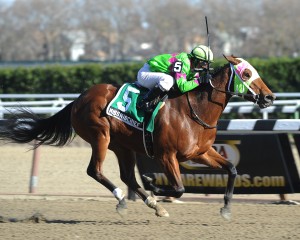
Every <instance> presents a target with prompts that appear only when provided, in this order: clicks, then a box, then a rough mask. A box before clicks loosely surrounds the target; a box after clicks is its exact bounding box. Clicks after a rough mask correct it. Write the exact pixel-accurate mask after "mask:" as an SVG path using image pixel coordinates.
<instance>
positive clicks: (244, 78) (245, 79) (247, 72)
mask: <svg viewBox="0 0 300 240" xmlns="http://www.w3.org/2000/svg"><path fill="white" fill-rule="evenodd" d="M250 78H251V72H250V71H247V70H245V71H244V73H243V80H244V81H247V80H249V79H250Z"/></svg>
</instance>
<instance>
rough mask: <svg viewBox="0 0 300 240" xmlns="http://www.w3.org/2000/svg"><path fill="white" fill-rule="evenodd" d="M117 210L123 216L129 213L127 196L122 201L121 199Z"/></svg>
mask: <svg viewBox="0 0 300 240" xmlns="http://www.w3.org/2000/svg"><path fill="white" fill-rule="evenodd" d="M116 210H117V212H118V213H119V214H120V215H121V216H125V215H127V204H126V201H125V198H123V199H122V200H121V201H119V203H118V204H117V207H116Z"/></svg>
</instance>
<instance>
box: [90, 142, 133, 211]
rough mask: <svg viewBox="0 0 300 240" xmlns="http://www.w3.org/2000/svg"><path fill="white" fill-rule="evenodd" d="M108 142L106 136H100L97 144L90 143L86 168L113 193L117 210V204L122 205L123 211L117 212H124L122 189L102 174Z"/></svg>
mask: <svg viewBox="0 0 300 240" xmlns="http://www.w3.org/2000/svg"><path fill="white" fill-rule="evenodd" d="M104 139H105V140H104ZM108 144H109V140H108V138H102V140H99V141H98V144H95V145H92V157H91V160H90V163H89V166H88V168H87V174H88V175H89V176H90V177H92V178H93V179H95V180H96V181H97V182H99V183H101V184H102V185H103V186H104V187H106V188H107V189H108V190H110V191H111V192H112V193H113V195H114V196H115V198H116V199H117V200H118V201H119V204H118V205H117V210H118V206H122V210H123V211H122V212H121V211H118V212H119V213H121V214H126V209H127V205H126V201H125V195H124V194H123V191H122V190H121V189H120V188H118V187H117V186H115V185H114V184H113V183H112V182H111V181H110V180H109V179H107V178H106V177H105V176H104V174H103V162H104V160H105V156H106V152H107V147H108Z"/></svg>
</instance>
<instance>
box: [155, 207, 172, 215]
mask: <svg viewBox="0 0 300 240" xmlns="http://www.w3.org/2000/svg"><path fill="white" fill-rule="evenodd" d="M155 214H156V216H158V217H169V216H170V215H169V213H168V212H167V210H166V209H164V208H163V207H161V206H157V207H156V212H155Z"/></svg>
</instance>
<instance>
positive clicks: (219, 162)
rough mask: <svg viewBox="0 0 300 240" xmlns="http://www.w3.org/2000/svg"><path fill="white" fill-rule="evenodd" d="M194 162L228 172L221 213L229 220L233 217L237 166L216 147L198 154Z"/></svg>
mask: <svg viewBox="0 0 300 240" xmlns="http://www.w3.org/2000/svg"><path fill="white" fill-rule="evenodd" d="M192 160H193V161H194V162H198V163H202V164H205V165H207V166H210V167H212V168H215V169H220V168H221V169H224V170H226V171H227V172H228V181H227V186H226V190H225V194H224V207H222V208H221V210H220V213H221V215H222V217H224V218H225V219H227V220H229V219H230V218H231V199H232V196H233V189H234V182H235V178H236V176H237V171H236V168H235V166H234V165H233V164H232V163H231V162H229V161H228V160H226V159H225V158H224V157H222V156H221V155H220V154H219V153H218V152H217V151H216V150H215V149H214V148H212V147H211V148H210V149H209V150H208V151H207V152H206V153H204V154H202V155H198V156H197V157H196V158H193V159H192Z"/></svg>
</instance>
